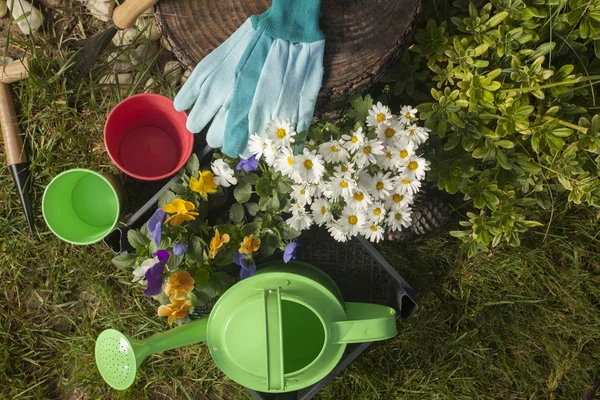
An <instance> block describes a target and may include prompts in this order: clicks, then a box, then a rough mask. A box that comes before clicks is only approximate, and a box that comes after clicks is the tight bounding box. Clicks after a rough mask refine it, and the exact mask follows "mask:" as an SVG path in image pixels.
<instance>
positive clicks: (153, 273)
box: [144, 250, 169, 296]
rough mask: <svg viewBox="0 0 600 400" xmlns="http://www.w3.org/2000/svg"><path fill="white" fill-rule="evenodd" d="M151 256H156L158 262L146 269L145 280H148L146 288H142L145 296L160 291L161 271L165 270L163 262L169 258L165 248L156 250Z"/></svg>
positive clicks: (154, 294)
mask: <svg viewBox="0 0 600 400" xmlns="http://www.w3.org/2000/svg"><path fill="white" fill-rule="evenodd" d="M152 257H158V262H157V263H156V264H154V266H153V267H152V268H150V269H148V271H146V275H145V278H146V282H148V288H147V289H146V290H144V294H145V295H146V296H158V295H159V294H160V292H162V282H163V271H164V270H165V264H166V263H167V260H168V259H169V252H168V251H166V250H158V251H157V252H156V253H154V254H152Z"/></svg>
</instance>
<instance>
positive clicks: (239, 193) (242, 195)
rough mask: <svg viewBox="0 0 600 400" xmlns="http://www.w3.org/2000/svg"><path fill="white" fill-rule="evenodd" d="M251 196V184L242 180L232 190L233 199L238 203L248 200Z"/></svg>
mask: <svg viewBox="0 0 600 400" xmlns="http://www.w3.org/2000/svg"><path fill="white" fill-rule="evenodd" d="M251 196H252V185H250V184H249V183H247V182H242V183H240V184H239V185H237V186H236V188H235V189H234V191H233V197H235V199H236V200H237V201H238V202H239V203H242V204H244V203H246V202H247V201H248V200H250V197H251Z"/></svg>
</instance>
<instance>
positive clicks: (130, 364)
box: [95, 317, 208, 390]
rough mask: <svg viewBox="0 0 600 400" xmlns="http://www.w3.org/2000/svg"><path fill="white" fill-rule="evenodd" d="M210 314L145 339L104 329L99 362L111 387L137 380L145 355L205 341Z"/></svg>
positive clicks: (119, 387)
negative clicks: (136, 376)
mask: <svg viewBox="0 0 600 400" xmlns="http://www.w3.org/2000/svg"><path fill="white" fill-rule="evenodd" d="M207 324H208V317H204V318H201V319H199V320H196V321H193V322H190V323H189V324H185V325H181V326H179V327H177V328H175V329H171V330H169V331H167V332H163V333H159V334H156V335H153V336H150V337H149V338H147V339H144V340H138V339H133V338H128V337H127V336H125V335H124V334H122V333H121V332H119V331H116V330H114V329H107V330H105V331H103V332H102V333H101V334H100V336H98V339H97V340H96V351H95V355H96V365H97V366H98V370H99V371H100V375H102V378H103V379H104V380H105V381H106V383H108V384H109V385H110V386H111V387H113V388H115V389H117V390H125V389H127V388H128V387H129V386H131V384H132V383H133V381H134V380H135V375H136V373H137V369H138V368H139V366H140V365H141V364H142V362H143V361H144V360H145V359H146V357H148V356H150V355H152V354H156V353H161V352H163V351H167V350H171V349H175V348H178V347H183V346H187V345H190V344H194V343H198V342H202V341H204V340H206V327H207Z"/></svg>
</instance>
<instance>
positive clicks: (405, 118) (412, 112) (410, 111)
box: [400, 106, 419, 125]
mask: <svg viewBox="0 0 600 400" xmlns="http://www.w3.org/2000/svg"><path fill="white" fill-rule="evenodd" d="M418 112H419V111H418V110H417V109H416V108H412V107H411V106H404V107H402V109H401V110H400V122H402V123H403V124H406V125H408V124H410V121H411V120H412V119H413V118H415V117H416V116H417V113H418Z"/></svg>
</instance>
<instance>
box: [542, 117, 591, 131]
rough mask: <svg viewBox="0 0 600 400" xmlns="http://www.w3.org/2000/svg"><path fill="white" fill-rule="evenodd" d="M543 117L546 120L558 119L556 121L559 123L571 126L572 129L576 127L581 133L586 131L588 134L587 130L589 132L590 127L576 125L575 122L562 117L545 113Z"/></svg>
mask: <svg viewBox="0 0 600 400" xmlns="http://www.w3.org/2000/svg"><path fill="white" fill-rule="evenodd" d="M542 119H543V120H544V121H556V122H558V123H559V124H561V125H564V126H566V127H569V128H571V129H575V130H576V131H579V132H581V133H585V134H587V132H588V129H587V128H584V127H583V126H579V125H575V124H572V123H570V122H567V121H563V120H562V119H558V118H554V117H551V116H549V115H544V117H543V118H542Z"/></svg>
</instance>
